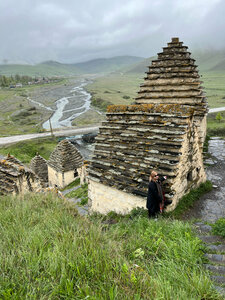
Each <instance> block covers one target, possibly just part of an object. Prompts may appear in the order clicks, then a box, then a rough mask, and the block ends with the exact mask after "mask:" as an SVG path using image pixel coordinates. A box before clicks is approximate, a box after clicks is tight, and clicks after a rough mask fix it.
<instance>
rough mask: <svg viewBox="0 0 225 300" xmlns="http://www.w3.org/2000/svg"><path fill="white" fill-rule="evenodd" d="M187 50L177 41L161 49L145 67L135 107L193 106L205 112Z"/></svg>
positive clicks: (199, 83) (195, 69)
mask: <svg viewBox="0 0 225 300" xmlns="http://www.w3.org/2000/svg"><path fill="white" fill-rule="evenodd" d="M187 49H188V47H186V46H183V42H180V41H179V39H178V38H172V41H171V43H168V46H167V47H164V48H163V52H162V53H158V59H156V60H153V61H152V64H151V66H149V71H148V72H147V76H146V78H145V82H144V84H142V85H141V89H140V91H139V92H138V94H139V96H138V97H137V98H136V104H142V103H151V104H153V103H155V104H158V103H163V104H173V103H180V104H182V105H191V106H195V105H196V106H197V107H196V108H197V109H200V110H202V112H203V114H204V113H205V111H206V109H207V103H206V101H205V96H204V93H203V91H202V87H201V83H202V82H201V81H200V79H199V78H200V76H199V74H198V70H197V65H195V60H194V59H192V58H191V56H190V55H191V53H190V52H188V51H187Z"/></svg>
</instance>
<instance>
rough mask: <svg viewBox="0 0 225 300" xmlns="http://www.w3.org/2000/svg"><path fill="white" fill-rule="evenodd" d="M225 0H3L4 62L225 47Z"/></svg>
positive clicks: (74, 59) (1, 53)
mask: <svg viewBox="0 0 225 300" xmlns="http://www.w3.org/2000/svg"><path fill="white" fill-rule="evenodd" d="M224 16H225V1H224V0H0V35H1V46H0V63H2V61H3V60H4V59H7V60H8V62H9V63H15V62H25V61H26V62H29V63H38V62H41V61H45V60H57V61H59V62H66V63H75V62H80V61H85V60H89V59H94V58H100V57H112V56H117V55H135V56H143V57H149V56H153V55H155V54H156V53H157V52H161V50H162V47H164V46H165V45H166V43H167V42H169V41H170V39H171V37H173V36H175V37H176V36H178V37H180V39H181V40H182V41H183V42H184V44H185V45H187V46H189V48H190V49H191V50H193V49H194V50H195V49H204V48H222V47H225V17H224Z"/></svg>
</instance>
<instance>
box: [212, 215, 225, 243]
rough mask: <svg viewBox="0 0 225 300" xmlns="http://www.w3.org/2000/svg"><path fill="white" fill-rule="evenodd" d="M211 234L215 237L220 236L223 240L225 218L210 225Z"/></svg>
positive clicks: (224, 235)
mask: <svg viewBox="0 0 225 300" xmlns="http://www.w3.org/2000/svg"><path fill="white" fill-rule="evenodd" d="M212 227H213V233H214V234H216V235H221V236H222V237H224V238H225V218H221V219H219V220H217V221H216V222H215V224H213V225H212Z"/></svg>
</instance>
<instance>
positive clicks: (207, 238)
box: [198, 235, 224, 244]
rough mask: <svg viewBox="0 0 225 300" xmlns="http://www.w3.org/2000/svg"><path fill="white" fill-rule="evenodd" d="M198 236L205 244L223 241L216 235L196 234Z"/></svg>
mask: <svg viewBox="0 0 225 300" xmlns="http://www.w3.org/2000/svg"><path fill="white" fill-rule="evenodd" d="M198 238H199V239H200V240H202V241H203V242H204V243H206V244H212V243H218V242H219V243H223V242H224V240H223V239H222V238H221V237H220V236H217V235H198Z"/></svg>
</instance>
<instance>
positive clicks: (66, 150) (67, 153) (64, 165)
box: [48, 139, 83, 172]
mask: <svg viewBox="0 0 225 300" xmlns="http://www.w3.org/2000/svg"><path fill="white" fill-rule="evenodd" d="M82 164H83V157H82V155H81V154H80V152H79V151H78V150H77V148H76V147H75V146H74V145H73V144H72V143H70V142H69V141H68V140H67V139H64V140H62V141H61V142H60V143H59V144H58V145H57V146H56V148H55V149H54V151H53V152H52V153H51V155H50V158H49V160H48V165H49V166H50V167H52V168H53V169H55V170H57V171H59V172H67V171H71V170H74V169H77V168H80V167H81V166H82Z"/></svg>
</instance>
